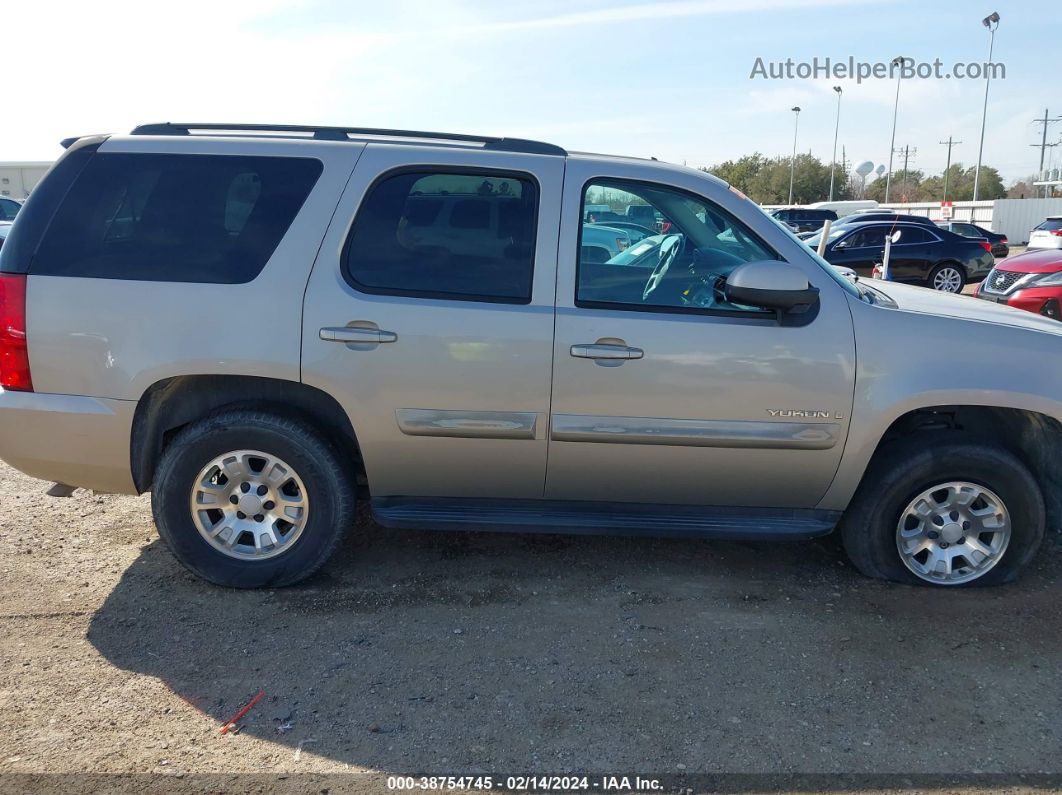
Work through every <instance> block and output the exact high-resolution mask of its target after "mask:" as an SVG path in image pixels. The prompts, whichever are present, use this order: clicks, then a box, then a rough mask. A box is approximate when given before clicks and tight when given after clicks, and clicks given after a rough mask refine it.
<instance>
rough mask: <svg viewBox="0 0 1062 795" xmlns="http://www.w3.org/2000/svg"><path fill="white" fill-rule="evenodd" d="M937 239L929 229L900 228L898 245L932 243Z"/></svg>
mask: <svg viewBox="0 0 1062 795" xmlns="http://www.w3.org/2000/svg"><path fill="white" fill-rule="evenodd" d="M936 239H937V237H936V235H934V234H933V233H932V232H930V231H929V230H927V229H919V228H918V227H916V226H904V227H901V228H900V239H899V240H898V241H897V242H898V243H932V242H934V241H935V240H936Z"/></svg>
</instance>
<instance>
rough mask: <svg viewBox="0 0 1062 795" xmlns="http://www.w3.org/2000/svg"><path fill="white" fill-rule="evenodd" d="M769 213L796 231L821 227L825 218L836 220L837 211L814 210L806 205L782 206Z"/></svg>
mask: <svg viewBox="0 0 1062 795" xmlns="http://www.w3.org/2000/svg"><path fill="white" fill-rule="evenodd" d="M771 215H773V216H774V217H775V218H777V219H778V220H779V221H781V222H782V223H783V224H788V225H789V227H790V228H792V229H795V230H796V231H797V232H814V231H816V230H818V229H822V226H823V224H825V223H826V221H827V220H829V221H836V220H837V213H835V212H834V211H833V210H814V209H811V208H808V207H784V208H782V209H781V210H775V211H774V212H772V213H771Z"/></svg>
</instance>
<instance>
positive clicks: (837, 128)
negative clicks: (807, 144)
mask: <svg viewBox="0 0 1062 795" xmlns="http://www.w3.org/2000/svg"><path fill="white" fill-rule="evenodd" d="M833 90H834V91H836V92H837V121H836V122H835V123H834V125H833V159H832V160H831V161H830V201H833V169H834V167H836V165H837V133H838V132H839V131H840V129H841V94H843V93H844V90H843V89H842V88H841V87H840V86H834V87H833Z"/></svg>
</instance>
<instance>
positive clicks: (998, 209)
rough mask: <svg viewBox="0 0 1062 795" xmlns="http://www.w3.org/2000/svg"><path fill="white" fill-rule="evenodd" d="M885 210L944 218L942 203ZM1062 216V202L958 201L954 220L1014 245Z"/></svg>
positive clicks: (952, 210)
mask: <svg viewBox="0 0 1062 795" xmlns="http://www.w3.org/2000/svg"><path fill="white" fill-rule="evenodd" d="M881 207H882V208H883V209H888V210H895V211H896V212H898V213H911V214H912V215H925V216H928V217H929V218H932V219H933V220H935V221H939V220H942V219H943V218H944V215H945V213H944V211H943V208H942V207H941V206H940V202H917V203H912V204H895V203H893V202H890V203H889V204H882V205H881ZM1060 214H1062V199H1059V198H1056V199H992V200H988V201H977V202H955V203H954V204H953V205H952V208H951V220H953V221H968V222H970V223H973V224H980V225H981V226H983V227H985V228H987V229H990V230H991V231H993V232H998V233H999V234H1003V235H1006V236H1007V238H1008V239H1009V240H1010V243H1011V245H1019V244H1020V245H1024V244H1025V243H1028V242H1029V232H1030V231H1031V230H1032V228H1033V227H1034V226H1036V225H1037V224H1039V223H1040V222H1041V221H1043V220H1044V219H1045V218H1046V217H1047V216H1049V215H1060Z"/></svg>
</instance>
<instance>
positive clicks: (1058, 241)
mask: <svg viewBox="0 0 1062 795" xmlns="http://www.w3.org/2000/svg"><path fill="white" fill-rule="evenodd" d="M1028 248H1062V215H1049V216H1047V219H1046V220H1045V221H1044V222H1043V223H1042V224H1039V225H1038V226H1037V227H1036V228H1035V229H1033V230H1032V232H1031V233H1030V234H1029V245H1028Z"/></svg>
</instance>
